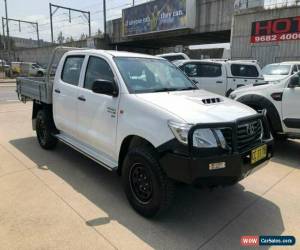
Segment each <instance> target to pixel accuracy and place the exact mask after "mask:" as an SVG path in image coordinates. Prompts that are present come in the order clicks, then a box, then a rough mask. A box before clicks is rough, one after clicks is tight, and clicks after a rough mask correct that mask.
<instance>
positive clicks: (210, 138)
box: [193, 129, 226, 149]
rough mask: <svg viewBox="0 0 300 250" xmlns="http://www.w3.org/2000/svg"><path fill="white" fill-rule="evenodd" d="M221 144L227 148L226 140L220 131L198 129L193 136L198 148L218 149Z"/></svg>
mask: <svg viewBox="0 0 300 250" xmlns="http://www.w3.org/2000/svg"><path fill="white" fill-rule="evenodd" d="M217 140H218V141H217ZM219 144H220V146H221V147H222V148H224V149H225V148H226V140H225V138H224V136H223V133H222V132H221V130H219V129H197V130H195V132H194V134H193V146H194V147H196V148H217V147H218V146H219Z"/></svg>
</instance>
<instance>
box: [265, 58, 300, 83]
mask: <svg viewBox="0 0 300 250" xmlns="http://www.w3.org/2000/svg"><path fill="white" fill-rule="evenodd" d="M299 71H300V62H282V63H273V64H268V65H266V66H265V67H263V69H262V74H263V76H264V79H265V80H266V81H267V82H275V81H280V80H283V79H285V78H288V77H289V76H291V75H293V74H295V73H297V72H299Z"/></svg>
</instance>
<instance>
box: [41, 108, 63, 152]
mask: <svg viewBox="0 0 300 250" xmlns="http://www.w3.org/2000/svg"><path fill="white" fill-rule="evenodd" d="M53 132H54V124H53V122H52V121H51V118H50V117H48V116H47V114H46V112H45V111H44V110H40V111H39V112H38V113H37V117H36V134H37V139H38V142H39V144H40V146H41V147H42V148H44V149H53V148H55V146H56V144H57V142H58V140H57V138H56V137H54V136H53Z"/></svg>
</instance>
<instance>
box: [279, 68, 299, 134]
mask: <svg viewBox="0 0 300 250" xmlns="http://www.w3.org/2000/svg"><path fill="white" fill-rule="evenodd" d="M295 77H298V78H299V82H300V73H298V74H296V75H295ZM289 81H290V80H289ZM289 81H288V83H287V86H286V88H285V89H284V92H283V97H282V115H283V122H284V124H285V126H286V127H287V128H288V131H289V132H295V133H300V109H299V107H300V86H299V87H295V88H290V87H289V86H288V84H289Z"/></svg>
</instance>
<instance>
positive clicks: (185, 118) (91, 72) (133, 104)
mask: <svg viewBox="0 0 300 250" xmlns="http://www.w3.org/2000/svg"><path fill="white" fill-rule="evenodd" d="M51 60H52V59H51ZM52 61H53V60H52ZM50 64H51V63H50ZM48 70H49V72H51V69H50V67H49V69H48ZM17 92H18V94H19V97H20V99H21V100H22V101H27V100H33V114H32V119H33V128H34V129H35V130H36V132H37V139H38V141H39V143H40V145H41V146H42V147H43V148H45V149H53V148H54V147H55V145H56V143H57V142H58V141H62V142H64V143H66V144H68V145H70V146H71V147H73V148H75V149H76V150H78V151H79V152H81V153H83V154H85V155H86V156H88V157H90V158H91V159H93V160H94V161H96V162H98V163H99V164H100V165H102V166H104V167H106V168H107V169H109V170H112V171H114V170H115V171H117V172H118V173H119V174H120V175H121V176H122V182H123V185H124V189H125V193H126V195H127V198H128V200H129V202H130V204H131V205H132V207H133V208H134V209H135V210H136V211H137V212H138V213H140V214H142V215H143V216H146V217H152V216H155V215H157V214H159V213H161V212H163V211H164V210H166V209H167V207H168V206H169V204H170V203H171V200H172V197H173V194H174V183H176V182H183V183H187V184H192V185H205V186H217V185H233V184H235V183H237V182H238V181H239V180H241V179H243V178H244V177H246V176H247V175H248V174H250V173H251V172H252V171H254V170H256V169H258V167H259V166H262V165H264V164H265V163H266V162H267V161H268V160H269V159H270V158H271V157H272V155H273V143H272V142H273V140H272V137H271V135H270V132H269V130H268V127H267V122H266V118H265V115H264V114H263V113H260V114H259V113H257V112H256V111H255V110H253V109H251V108H249V107H247V106H246V105H243V104H241V103H238V102H235V101H232V100H230V99H227V98H225V97H222V96H219V95H216V94H213V93H209V92H206V91H204V90H199V89H198V88H197V87H196V86H195V85H194V83H193V82H192V81H190V80H189V79H188V78H187V77H186V76H185V75H184V74H183V73H182V72H181V71H180V70H179V69H178V68H176V67H175V66H174V65H173V64H172V63H170V62H168V61H167V60H165V59H161V58H158V57H154V56H149V55H142V54H134V53H128V52H116V51H101V50H73V51H69V52H66V53H65V54H64V55H63V56H62V58H61V60H60V63H59V64H58V67H57V70H56V75H55V78H54V79H51V78H50V77H49V76H48V77H47V78H46V81H44V82H39V81H37V80H35V79H32V78H19V79H18V80H17Z"/></svg>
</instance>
